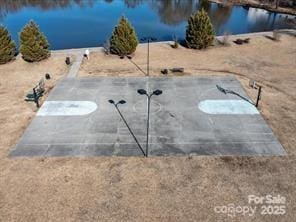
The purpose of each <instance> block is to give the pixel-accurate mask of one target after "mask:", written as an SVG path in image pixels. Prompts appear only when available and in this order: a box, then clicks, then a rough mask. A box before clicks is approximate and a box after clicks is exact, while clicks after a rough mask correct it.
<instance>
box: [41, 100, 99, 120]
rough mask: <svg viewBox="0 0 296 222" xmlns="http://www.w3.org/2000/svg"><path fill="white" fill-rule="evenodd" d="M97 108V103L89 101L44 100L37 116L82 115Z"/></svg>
mask: <svg viewBox="0 0 296 222" xmlns="http://www.w3.org/2000/svg"><path fill="white" fill-rule="evenodd" d="M97 108H98V107H97V104H96V103H94V102H90V101H46V102H44V103H43V105H42V107H41V108H40V109H39V111H38V113H37V116H82V115H87V114H90V113H92V112H94V111H95V110H96V109H97Z"/></svg>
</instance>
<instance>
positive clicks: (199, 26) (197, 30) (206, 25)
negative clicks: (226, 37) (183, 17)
mask: <svg viewBox="0 0 296 222" xmlns="http://www.w3.org/2000/svg"><path fill="white" fill-rule="evenodd" d="M214 35H215V33H214V29H213V26H212V23H211V21H210V18H209V16H208V14H207V13H206V11H205V10H204V9H202V10H200V11H198V12H197V13H196V14H193V15H191V16H190V18H189V20H188V25H187V29H186V43H187V46H188V47H189V48H192V49H205V48H207V47H208V46H210V45H211V44H212V43H213V41H214Z"/></svg>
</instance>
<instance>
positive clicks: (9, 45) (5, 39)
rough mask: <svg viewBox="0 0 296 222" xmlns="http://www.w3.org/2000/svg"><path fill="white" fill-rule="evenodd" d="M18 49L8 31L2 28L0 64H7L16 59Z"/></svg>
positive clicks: (0, 29) (0, 34) (0, 27)
mask: <svg viewBox="0 0 296 222" xmlns="http://www.w3.org/2000/svg"><path fill="white" fill-rule="evenodd" d="M15 54H16V47H15V43H14V41H12V40H11V36H10V35H9V32H8V30H7V29H6V28H5V27H3V26H0V64H5V63H7V62H9V61H11V60H13V59H14V58H15Z"/></svg>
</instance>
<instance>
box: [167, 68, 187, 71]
mask: <svg viewBox="0 0 296 222" xmlns="http://www.w3.org/2000/svg"><path fill="white" fill-rule="evenodd" d="M170 71H171V72H184V68H172V69H170Z"/></svg>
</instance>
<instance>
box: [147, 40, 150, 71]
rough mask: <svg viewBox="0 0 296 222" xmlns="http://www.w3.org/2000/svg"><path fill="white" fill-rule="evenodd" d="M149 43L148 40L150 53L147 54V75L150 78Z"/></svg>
mask: <svg viewBox="0 0 296 222" xmlns="http://www.w3.org/2000/svg"><path fill="white" fill-rule="evenodd" d="M149 42H150V39H149V38H148V53H147V75H148V76H149Z"/></svg>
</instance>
